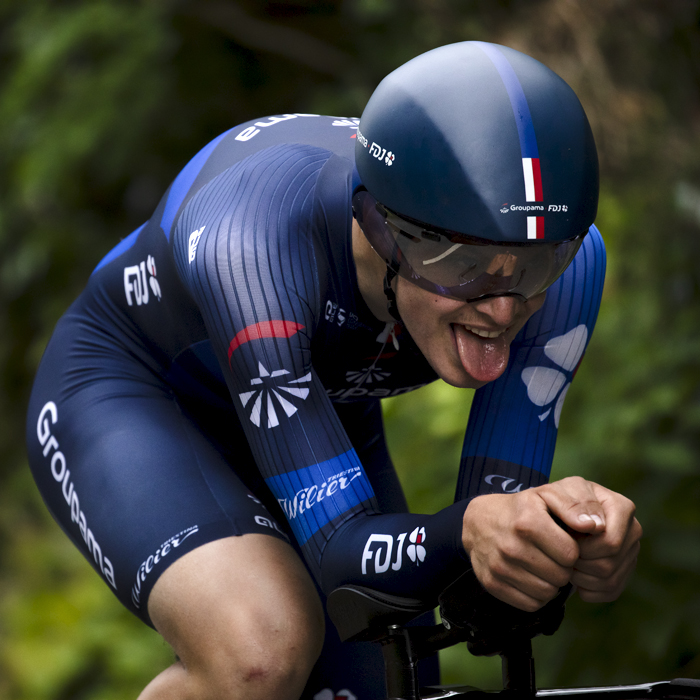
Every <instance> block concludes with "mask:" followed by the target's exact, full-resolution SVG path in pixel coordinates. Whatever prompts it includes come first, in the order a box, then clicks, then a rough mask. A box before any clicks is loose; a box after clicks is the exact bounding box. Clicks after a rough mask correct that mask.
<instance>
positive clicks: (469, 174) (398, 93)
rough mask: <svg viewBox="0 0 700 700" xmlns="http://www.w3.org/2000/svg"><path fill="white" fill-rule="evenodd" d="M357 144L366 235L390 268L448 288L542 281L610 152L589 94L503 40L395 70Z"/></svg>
mask: <svg viewBox="0 0 700 700" xmlns="http://www.w3.org/2000/svg"><path fill="white" fill-rule="evenodd" d="M355 149H356V152H355V161H356V166H357V170H358V174H359V176H360V180H361V182H362V186H361V187H359V188H358V189H357V190H356V192H355V193H354V195H353V210H354V213H355V216H356V217H357V219H358V221H359V223H360V225H361V227H362V230H363V231H364V233H365V235H366V236H367V238H368V239H369V241H370V243H371V244H372V246H373V247H374V249H375V250H376V251H377V253H378V254H379V255H380V256H381V257H382V258H383V259H384V260H385V262H386V264H387V268H388V271H390V273H389V274H392V275H393V274H399V275H401V276H402V277H405V278H406V279H409V280H411V281H412V282H413V283H415V284H418V285H419V286H421V287H423V288H425V289H428V290H430V291H432V292H435V293H438V294H442V295H445V296H449V297H453V298H457V299H461V300H467V301H473V300H476V299H481V298H485V297H489V296H494V295H499V294H515V295H520V296H522V297H523V298H526V299H528V298H530V297H532V296H534V295H535V294H538V293H540V292H541V291H544V290H545V289H546V288H547V287H548V286H550V285H551V284H552V283H553V282H554V281H555V280H556V279H557V278H558V277H559V276H560V275H561V274H562V272H563V271H564V270H565V269H566V267H567V266H568V265H569V263H570V262H571V260H572V259H573V257H574V255H575V254H576V251H577V250H578V248H579V246H580V244H581V242H582V240H583V237H584V236H585V234H586V233H587V231H588V229H589V227H590V226H591V225H592V223H593V221H594V219H595V216H596V212H597V206H598V158H597V153H596V148H595V143H594V140H593V134H592V132H591V128H590V125H589V123H588V119H587V118H586V115H585V113H584V111H583V107H582V106H581V103H580V102H579V100H578V98H577V97H576V95H575V94H574V92H573V90H572V89H571V88H570V87H569V86H568V85H567V84H566V83H565V82H564V81H563V80H562V79H561V78H560V77H559V76H557V75H556V74H555V73H554V72H552V71H551V70H550V69H549V68H547V67H546V66H544V65H543V64H541V63H540V62H539V61H536V60H535V59H533V58H531V57H529V56H526V55H525V54H522V53H520V52H518V51H515V50H514V49H510V48H507V47H505V46H499V45H497V44H489V43H485V42H480V41H469V42H463V43H459V44H451V45H448V46H443V47H441V48H438V49H434V50H433V51H429V52H427V53H425V54H422V55H420V56H418V57H417V58H414V59H413V60H411V61H409V62H408V63H406V64H404V65H403V66H401V67H400V68H398V69H397V70H395V71H394V72H392V73H390V74H389V75H388V76H387V77H386V78H385V79H384V80H383V81H382V82H381V83H380V84H379V86H378V87H377V89H376V90H375V91H374V93H373V94H372V96H371V98H370V100H369V102H368V104H367V106H366V108H365V110H364V112H363V114H362V118H361V120H360V125H359V129H358V132H357V144H356V147H355ZM389 279H390V278H389ZM386 286H388V285H385V287H386Z"/></svg>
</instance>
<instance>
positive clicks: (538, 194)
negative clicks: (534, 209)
mask: <svg viewBox="0 0 700 700" xmlns="http://www.w3.org/2000/svg"><path fill="white" fill-rule="evenodd" d="M523 175H524V176H525V201H526V202H541V201H542V174H541V173H540V159H539V158H523Z"/></svg>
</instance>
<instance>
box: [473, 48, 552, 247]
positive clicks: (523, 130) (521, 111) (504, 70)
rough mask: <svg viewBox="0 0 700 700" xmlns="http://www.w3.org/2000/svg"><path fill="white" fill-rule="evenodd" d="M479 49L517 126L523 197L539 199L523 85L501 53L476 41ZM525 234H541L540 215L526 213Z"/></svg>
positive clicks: (537, 166)
mask: <svg viewBox="0 0 700 700" xmlns="http://www.w3.org/2000/svg"><path fill="white" fill-rule="evenodd" d="M479 45H480V47H481V49H482V50H483V51H484V53H485V54H486V55H487V56H488V57H489V59H491V62H492V63H493V65H494V66H495V68H496V70H497V71H498V74H499V75H500V76H501V80H502V81H503V85H504V87H505V89H506V92H507V93H508V99H509V100H510V105H511V107H512V108H513V116H514V117H515V124H516V127H517V129H518V138H519V140H520V155H521V157H522V164H523V179H524V181H525V201H526V202H541V201H543V199H542V173H541V172H540V154H539V151H538V150H537V138H536V137H535V127H534V126H533V124H532V116H531V114H530V107H529V106H528V104H527V99H526V98H525V93H524V91H523V86H522V85H521V84H520V80H518V76H517V75H516V74H515V71H514V70H513V66H511V65H510V63H509V62H508V59H507V58H506V57H505V55H504V54H503V53H502V52H501V51H500V50H499V49H498V48H497V47H496V46H494V45H493V44H487V43H484V42H479ZM527 237H528V240H530V239H543V238H544V216H528V217H527Z"/></svg>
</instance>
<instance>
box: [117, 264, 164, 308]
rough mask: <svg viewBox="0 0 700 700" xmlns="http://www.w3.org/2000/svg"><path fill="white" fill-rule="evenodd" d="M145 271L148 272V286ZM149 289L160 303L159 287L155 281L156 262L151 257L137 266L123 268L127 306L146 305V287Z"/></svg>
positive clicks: (147, 299) (147, 298)
mask: <svg viewBox="0 0 700 700" xmlns="http://www.w3.org/2000/svg"><path fill="white" fill-rule="evenodd" d="M146 270H148V284H146ZM149 286H150V287H151V291H152V292H153V295H154V296H155V297H156V298H157V299H158V301H160V297H161V293H160V285H159V284H158V280H157V279H156V261H155V259H154V257H153V256H152V255H149V256H148V258H147V259H146V260H144V261H142V262H141V263H139V264H138V265H130V266H129V267H125V268H124V292H125V293H126V302H127V304H129V306H133V305H134V301H136V306H141V305H142V304H148V301H149V298H150V297H149V294H148V287H149Z"/></svg>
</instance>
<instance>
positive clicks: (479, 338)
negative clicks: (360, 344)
mask: <svg viewBox="0 0 700 700" xmlns="http://www.w3.org/2000/svg"><path fill="white" fill-rule="evenodd" d="M396 285H397V286H396V301H397V304H398V308H399V313H400V314H401V318H402V320H403V322H404V324H405V326H406V330H408V332H409V333H410V334H411V337H412V338H413V339H414V340H415V342H416V344H417V345H418V348H419V349H420V351H421V352H422V353H423V355H424V356H425V358H426V359H427V360H428V362H429V363H430V365H431V367H432V368H433V369H434V370H435V371H436V372H437V374H438V375H439V376H440V378H441V379H443V380H444V381H446V382H447V383H448V384H452V385H453V386H457V387H469V388H472V389H478V388H479V387H481V386H483V385H484V384H486V383H488V382H491V381H494V380H495V379H498V377H500V376H501V374H503V372H504V371H505V368H506V365H507V364H508V357H509V355H510V344H511V342H512V340H513V338H515V336H516V334H517V333H518V331H519V330H520V329H521V328H522V327H523V326H524V325H525V323H526V321H527V320H528V319H529V318H530V316H532V314H534V313H535V312H536V311H537V310H538V309H539V308H540V307H541V306H542V304H543V303H544V300H545V296H546V293H542V294H539V295H538V296H536V297H533V298H532V299H530V300H528V301H524V300H523V299H522V298H520V297H514V296H498V297H492V298H490V299H484V300H482V301H474V302H469V303H467V302H464V301H457V300H454V299H448V298H447V297H443V296H439V295H437V294H432V293H431V292H428V291H426V290H424V289H421V288H420V287H418V286H416V285H415V284H412V283H411V282H409V281H407V280H405V279H403V278H402V277H398V278H397V280H396ZM479 334H481V335H479ZM488 335H490V336H492V337H485V336H488Z"/></svg>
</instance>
